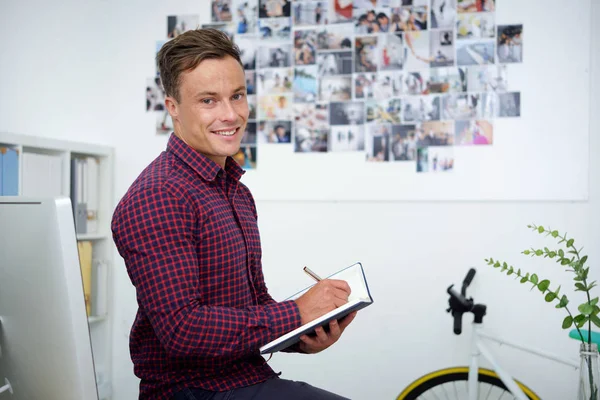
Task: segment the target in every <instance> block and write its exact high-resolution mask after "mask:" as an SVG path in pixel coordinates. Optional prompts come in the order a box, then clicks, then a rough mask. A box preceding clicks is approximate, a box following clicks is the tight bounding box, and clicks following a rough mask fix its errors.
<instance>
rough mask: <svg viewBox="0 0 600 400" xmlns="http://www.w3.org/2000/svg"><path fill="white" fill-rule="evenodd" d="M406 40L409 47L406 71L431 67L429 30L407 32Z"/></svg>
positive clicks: (405, 65) (405, 63) (405, 62)
mask: <svg viewBox="0 0 600 400" xmlns="http://www.w3.org/2000/svg"><path fill="white" fill-rule="evenodd" d="M404 42H405V44H406V48H407V49H408V50H407V51H406V60H405V61H404V69H405V70H406V71H419V70H424V69H429V64H430V62H431V52H430V48H431V47H430V43H429V31H419V32H406V33H405V34H404Z"/></svg>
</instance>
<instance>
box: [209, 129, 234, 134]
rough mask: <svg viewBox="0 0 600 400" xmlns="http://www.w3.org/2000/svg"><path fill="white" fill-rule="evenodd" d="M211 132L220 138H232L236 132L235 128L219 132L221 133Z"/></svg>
mask: <svg viewBox="0 0 600 400" xmlns="http://www.w3.org/2000/svg"><path fill="white" fill-rule="evenodd" d="M212 132H213V133H216V134H217V135H221V136H233V135H235V133H236V132H237V128H233V129H228V130H221V131H212Z"/></svg>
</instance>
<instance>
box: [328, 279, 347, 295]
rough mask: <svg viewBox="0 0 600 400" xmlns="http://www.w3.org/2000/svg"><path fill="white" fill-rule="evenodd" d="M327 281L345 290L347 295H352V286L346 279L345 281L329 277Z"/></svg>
mask: <svg viewBox="0 0 600 400" xmlns="http://www.w3.org/2000/svg"><path fill="white" fill-rule="evenodd" d="M327 281H328V282H329V283H330V284H331V286H333V287H334V288H336V289H340V290H343V291H344V292H345V293H346V295H350V293H351V292H352V291H351V290H350V286H349V285H348V282H346V281H343V280H340V279H327Z"/></svg>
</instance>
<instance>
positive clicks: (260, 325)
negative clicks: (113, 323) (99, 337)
mask: <svg viewBox="0 0 600 400" xmlns="http://www.w3.org/2000/svg"><path fill="white" fill-rule="evenodd" d="M243 173H244V170H243V169H242V168H240V166H239V165H237V163H236V162H235V160H233V159H232V158H231V157H228V158H227V162H226V166H225V169H223V168H221V167H220V166H219V165H218V164H217V163H215V162H214V161H211V160H210V159H208V158H206V157H205V156H203V155H201V154H199V153H198V152H196V151H195V150H193V149H192V148H191V147H189V146H188V145H187V144H185V143H184V142H183V141H182V140H181V139H179V138H178V137H177V136H175V135H174V134H172V135H171V137H170V139H169V142H168V144H167V149H166V151H164V152H162V153H161V154H160V155H159V156H158V157H157V158H156V159H155V160H154V161H153V162H152V163H151V164H150V165H149V166H148V167H147V168H146V169H145V170H144V171H143V172H142V173H141V174H140V176H139V177H138V178H137V179H136V180H135V181H134V182H133V184H132V185H131V187H130V188H129V190H128V191H127V193H125V195H124V196H123V198H122V199H121V201H120V202H119V204H118V205H117V207H116V210H115V212H114V215H113V219H112V232H113V238H114V241H115V244H116V246H117V249H118V251H119V253H120V254H121V256H122V257H123V259H124V260H125V265H126V267H127V273H128V274H129V277H130V279H131V282H132V283H133V285H134V286H135V289H136V293H137V302H138V307H139V308H138V312H137V315H136V318H135V321H134V323H133V327H132V330H131V333H130V352H131V358H132V361H133V364H134V373H135V374H136V376H138V377H139V378H140V379H141V382H140V397H139V398H140V399H169V398H171V397H172V395H173V394H174V393H175V392H177V391H179V390H181V389H183V388H185V387H189V388H194V387H196V388H203V389H208V390H214V391H222V390H230V389H233V388H237V387H242V386H247V385H252V384H255V383H258V382H261V381H264V380H266V379H267V378H269V377H271V376H273V375H274V374H275V372H274V371H273V370H272V369H271V367H270V366H269V365H268V364H267V363H266V361H265V359H264V358H263V357H262V356H261V355H260V353H259V348H260V346H262V345H264V344H266V343H268V342H270V341H271V340H273V339H276V338H277V337H279V336H281V335H283V334H285V333H287V332H289V331H291V330H293V329H295V328H297V327H299V326H300V313H299V310H298V306H297V305H296V303H295V302H293V301H283V302H279V303H278V302H276V301H275V300H273V298H272V297H271V296H270V295H269V293H268V292H267V287H266V285H265V281H264V277H263V273H262V267H261V244H260V236H259V231H258V226H257V213H256V206H255V203H254V199H253V197H252V195H251V193H250V191H249V190H248V188H247V187H246V186H245V185H244V184H242V183H241V182H240V181H239V179H240V177H241V176H242V174H243Z"/></svg>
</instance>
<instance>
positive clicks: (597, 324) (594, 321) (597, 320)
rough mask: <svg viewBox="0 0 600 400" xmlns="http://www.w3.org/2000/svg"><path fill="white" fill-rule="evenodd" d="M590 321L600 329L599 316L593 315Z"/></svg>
mask: <svg viewBox="0 0 600 400" xmlns="http://www.w3.org/2000/svg"><path fill="white" fill-rule="evenodd" d="M590 321H592V322H593V323H594V325H596V326H598V327H600V318H598V316H597V315H591V316H590Z"/></svg>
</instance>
